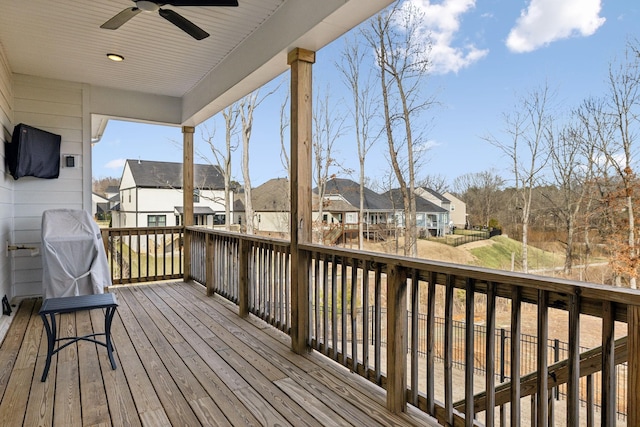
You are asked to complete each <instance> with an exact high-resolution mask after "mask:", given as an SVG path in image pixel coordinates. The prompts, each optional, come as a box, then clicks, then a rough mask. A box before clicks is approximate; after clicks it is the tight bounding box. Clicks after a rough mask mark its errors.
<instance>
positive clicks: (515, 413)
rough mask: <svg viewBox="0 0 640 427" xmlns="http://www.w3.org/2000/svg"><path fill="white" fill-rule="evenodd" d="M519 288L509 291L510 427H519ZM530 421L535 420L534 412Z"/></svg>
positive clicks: (515, 287)
mask: <svg viewBox="0 0 640 427" xmlns="http://www.w3.org/2000/svg"><path fill="white" fill-rule="evenodd" d="M521 298H522V297H521V291H520V288H519V287H517V286H514V287H513V288H512V289H511V392H510V399H511V411H510V413H511V426H512V427H519V426H520V331H521V325H522V307H521V305H522V302H521ZM531 414H532V416H531V419H535V417H534V416H533V414H534V412H532V413H531Z"/></svg>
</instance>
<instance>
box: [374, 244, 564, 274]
mask: <svg viewBox="0 0 640 427" xmlns="http://www.w3.org/2000/svg"><path fill="white" fill-rule="evenodd" d="M402 244H403V242H402V240H400V242H399V253H402ZM365 249H366V250H369V251H375V252H384V253H395V244H394V242H381V243H371V242H366V243H365ZM512 254H514V255H513V258H514V261H515V262H514V264H515V269H516V270H520V269H521V261H520V259H521V256H522V255H521V254H522V243H521V242H519V241H517V240H513V239H510V238H508V237H506V236H496V237H493V238H491V239H489V240H479V241H477V242H472V243H467V244H464V245H461V246H458V247H453V246H449V245H446V244H444V243H439V242H437V241H433V240H422V239H421V240H418V257H420V258H424V259H430V260H435V261H445V262H453V263H456V264H465V265H477V266H481V267H488V268H496V269H500V270H511V262H512V261H511V260H512ZM562 263H563V254H561V253H557V252H556V253H554V252H548V251H543V250H541V249H538V248H534V247H532V246H530V247H529V266H530V268H532V269H544V268H553V267H557V266H561V265H562Z"/></svg>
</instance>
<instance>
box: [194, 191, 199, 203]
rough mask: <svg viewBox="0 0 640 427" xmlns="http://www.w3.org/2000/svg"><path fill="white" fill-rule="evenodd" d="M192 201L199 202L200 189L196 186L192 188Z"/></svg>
mask: <svg viewBox="0 0 640 427" xmlns="http://www.w3.org/2000/svg"><path fill="white" fill-rule="evenodd" d="M193 203H200V190H199V189H197V188H196V189H194V190H193Z"/></svg>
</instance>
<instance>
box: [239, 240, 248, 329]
mask: <svg viewBox="0 0 640 427" xmlns="http://www.w3.org/2000/svg"><path fill="white" fill-rule="evenodd" d="M239 245H240V247H239V248H238V252H239V254H238V255H239V258H240V266H239V268H240V271H238V279H239V280H238V282H239V283H238V315H239V316H240V317H247V316H249V256H250V253H251V251H250V245H251V242H250V241H249V240H247V239H240V243H239Z"/></svg>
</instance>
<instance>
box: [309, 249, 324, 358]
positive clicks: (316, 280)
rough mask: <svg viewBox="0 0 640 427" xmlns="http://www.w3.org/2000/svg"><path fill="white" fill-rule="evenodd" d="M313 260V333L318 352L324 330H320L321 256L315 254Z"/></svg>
mask: <svg viewBox="0 0 640 427" xmlns="http://www.w3.org/2000/svg"><path fill="white" fill-rule="evenodd" d="M311 259H312V260H314V261H313V289H312V290H311V291H312V292H313V302H314V305H315V307H314V310H313V313H314V318H315V329H316V330H315V331H314V333H313V335H312V336H314V337H315V338H316V347H315V348H316V350H320V342H321V333H322V330H321V329H320V325H321V322H320V320H321V319H320V315H321V313H322V312H324V307H323V308H322V312H321V311H320V278H321V276H320V264H321V261H320V255H319V254H317V253H314V254H313V255H312V256H311Z"/></svg>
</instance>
